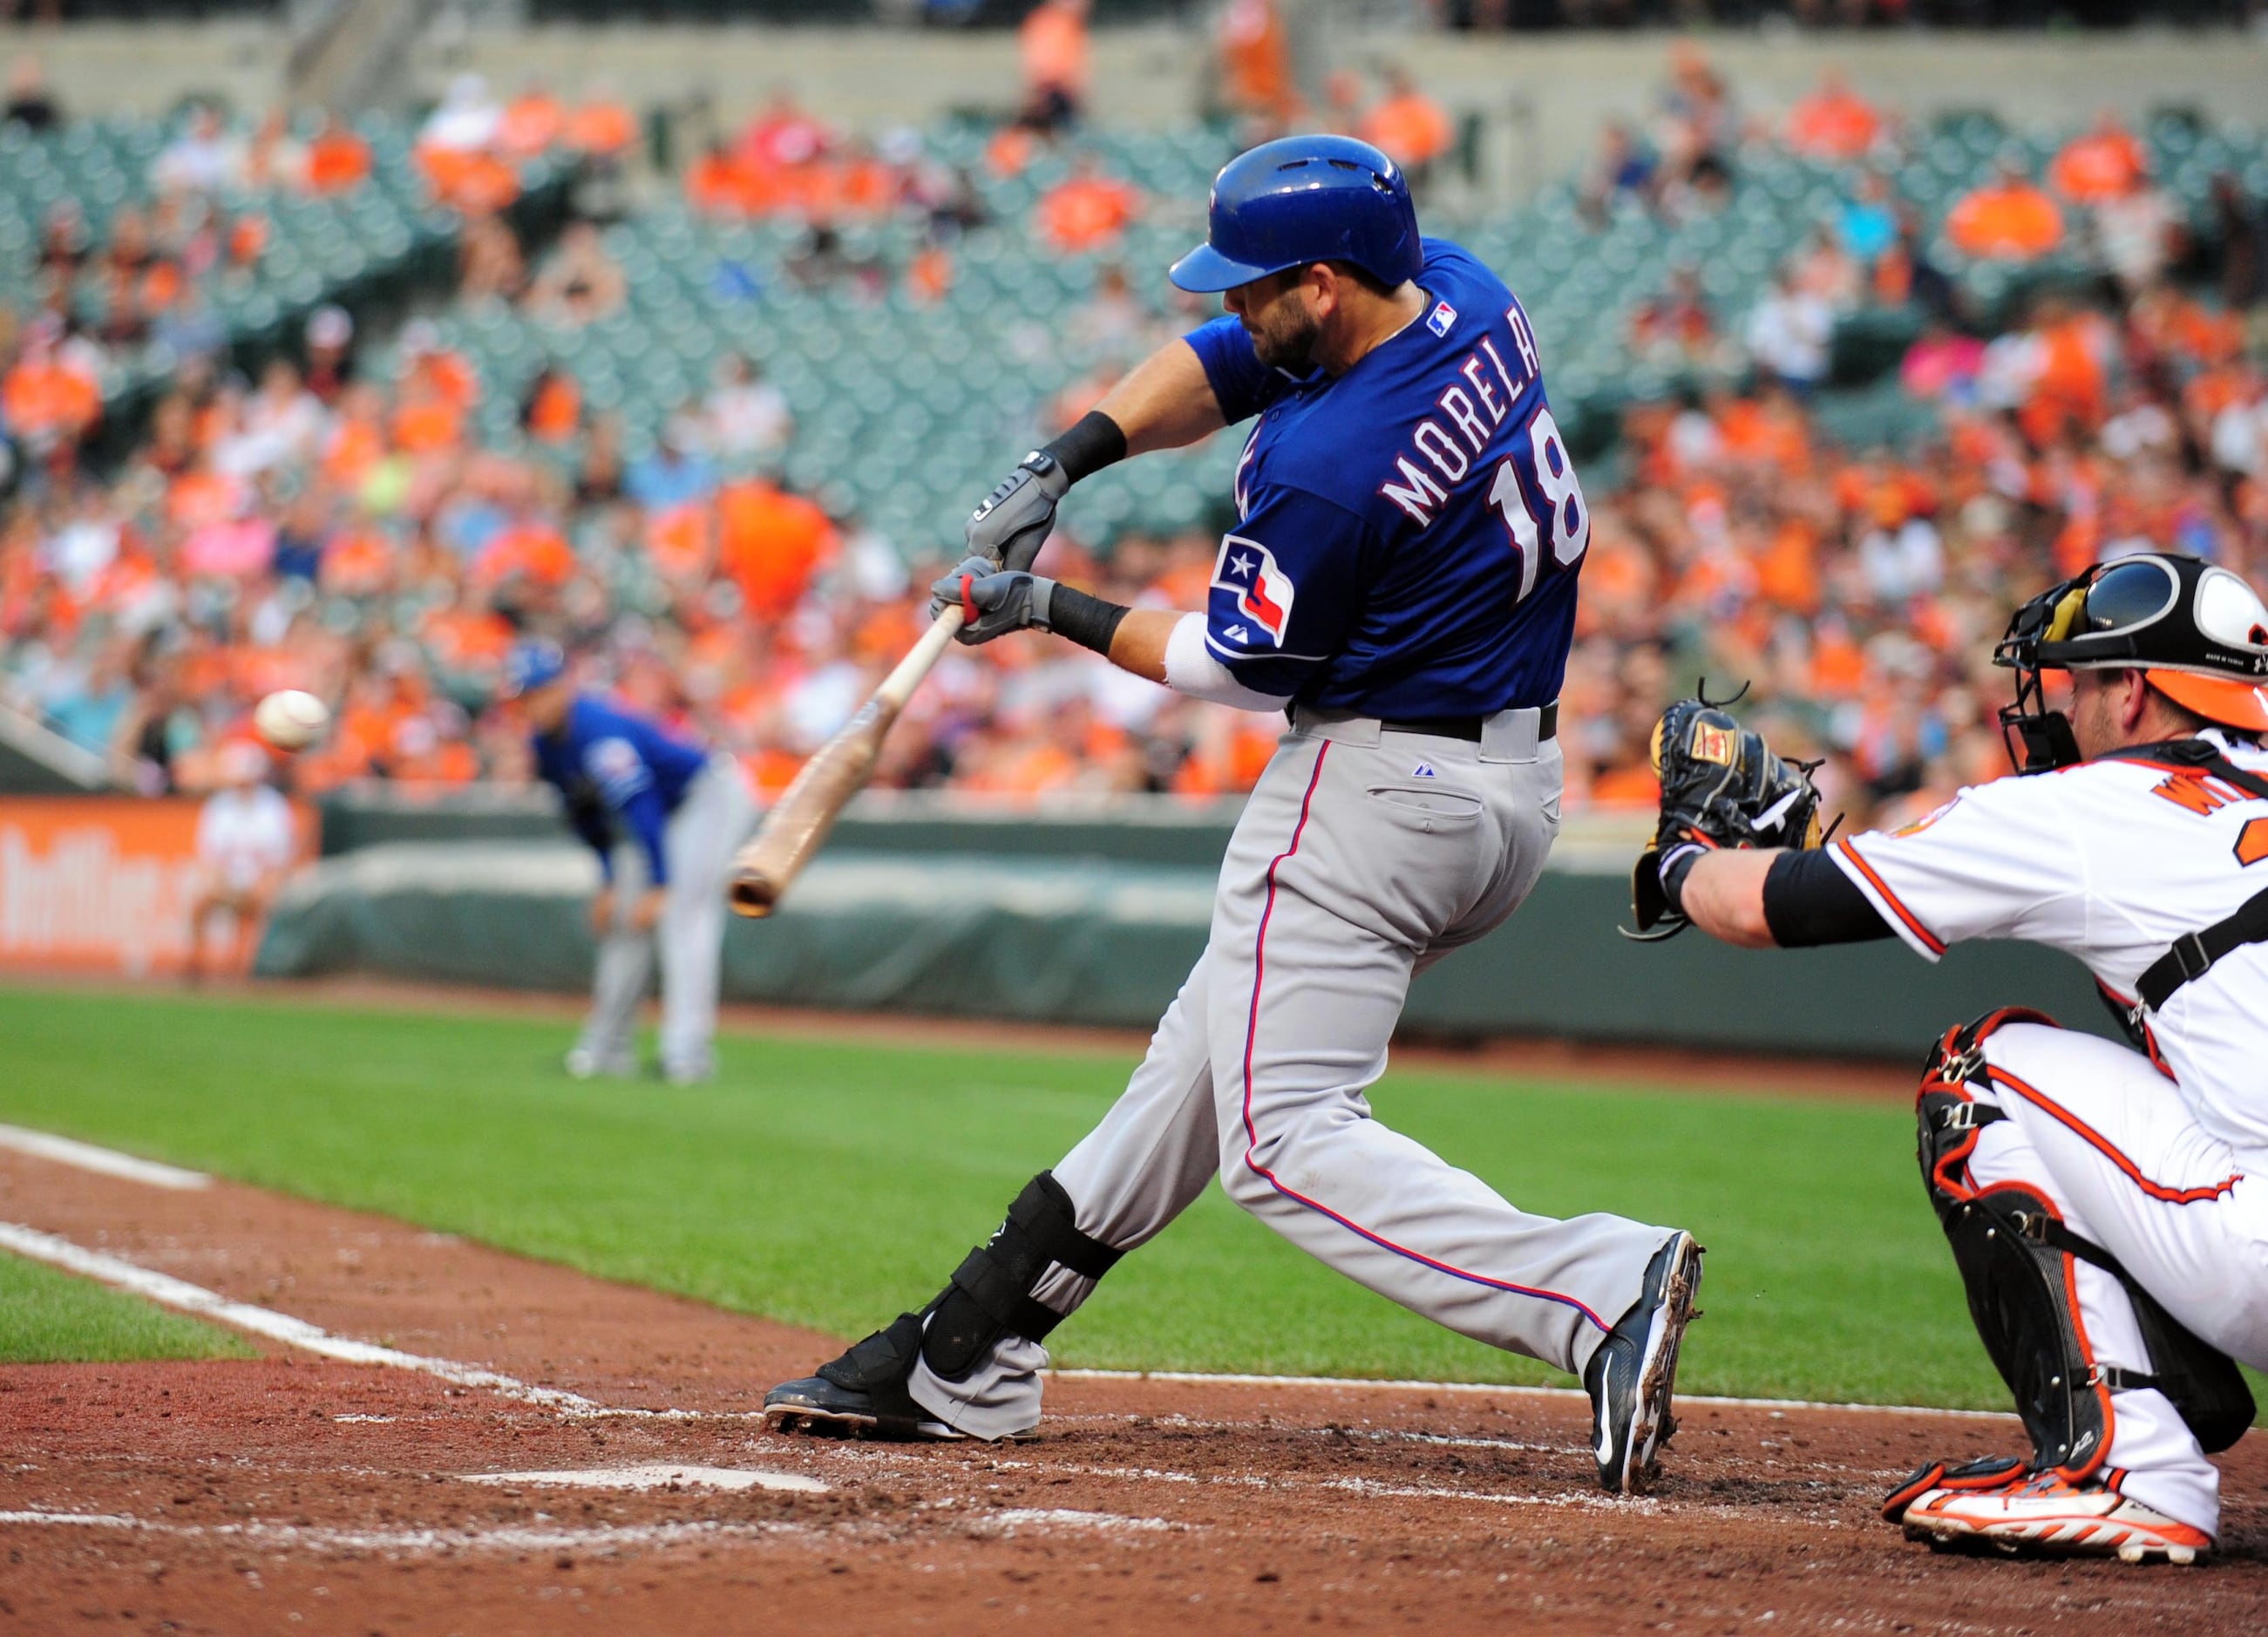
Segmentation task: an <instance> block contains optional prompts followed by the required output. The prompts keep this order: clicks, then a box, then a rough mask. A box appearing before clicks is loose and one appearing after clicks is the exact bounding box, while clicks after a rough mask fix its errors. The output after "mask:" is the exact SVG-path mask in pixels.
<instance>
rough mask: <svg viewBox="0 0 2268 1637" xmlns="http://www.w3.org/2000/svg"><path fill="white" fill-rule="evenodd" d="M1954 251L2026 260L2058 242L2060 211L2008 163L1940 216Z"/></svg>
mask: <svg viewBox="0 0 2268 1637" xmlns="http://www.w3.org/2000/svg"><path fill="white" fill-rule="evenodd" d="M1945 236H1946V237H1947V238H1948V239H1949V240H1952V241H1953V244H1954V246H1955V248H1957V249H1959V250H1961V251H1962V252H1963V253H1965V254H1969V255H1973V256H1977V257H1979V258H1992V259H1998V260H2001V261H2009V262H2029V261H2033V260H2035V259H2036V258H2038V257H2040V256H2043V255H2045V254H2047V253H2048V252H2049V251H2051V250H2052V249H2054V248H2055V247H2057V246H2058V245H2059V244H2061V243H2062V242H2063V212H2062V211H2060V210H2057V209H2056V203H2055V201H2054V200H2052V199H2051V198H2049V197H2048V195H2046V194H2045V193H2044V192H2043V191H2042V190H2041V189H2040V188H2038V187H2036V185H2035V184H2034V183H2033V182H2032V181H2031V180H2030V179H2029V177H2027V176H2026V175H2025V174H2024V171H2023V167H2022V166H2021V164H2020V163H2018V162H2017V161H2015V160H2013V159H2004V160H2002V161H2001V162H2000V164H1999V167H1998V169H1997V171H1996V173H1995V174H1994V176H1993V179H1992V181H1989V182H1985V183H1984V184H1982V185H1981V186H1979V187H1977V188H1974V189H1972V190H1971V191H1970V193H1968V194H1967V195H1963V196H1962V199H1961V201H1960V202H1959V203H1956V204H1955V206H1954V207H1953V210H1952V212H1951V213H1950V214H1949V215H1948V216H1947V218H1945Z"/></svg>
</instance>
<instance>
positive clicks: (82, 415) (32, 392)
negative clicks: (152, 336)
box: [0, 354, 102, 441]
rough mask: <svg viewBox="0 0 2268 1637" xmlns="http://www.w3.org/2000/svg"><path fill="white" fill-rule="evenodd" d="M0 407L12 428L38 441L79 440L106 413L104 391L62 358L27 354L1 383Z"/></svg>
mask: <svg viewBox="0 0 2268 1637" xmlns="http://www.w3.org/2000/svg"><path fill="white" fill-rule="evenodd" d="M0 406H4V408H5V409H6V410H7V413H8V424H9V426H10V427H11V429H12V430H13V431H17V432H18V434H20V435H24V436H26V437H29V438H31V439H33V440H34V441H40V440H42V439H75V438H77V436H78V435H79V434H80V433H81V432H83V431H85V430H86V429H87V428H88V427H89V426H91V425H92V424H94V420H95V417H97V416H99V415H100V414H101V413H102V392H101V389H100V388H99V387H96V385H95V384H94V382H93V381H92V380H90V379H89V378H88V377H87V376H85V374H83V373H81V372H79V371H77V370H75V369H72V368H71V367H70V365H67V364H64V363H63V362H62V361H61V360H59V359H56V358H51V357H50V358H41V357H39V356H36V355H35V354H34V355H27V356H26V358H24V360H23V361H22V362H21V363H19V364H18V365H16V367H15V368H14V369H12V370H10V371H9V372H8V379H7V380H6V381H5V382H4V383H0Z"/></svg>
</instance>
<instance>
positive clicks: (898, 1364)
mask: <svg viewBox="0 0 2268 1637" xmlns="http://www.w3.org/2000/svg"><path fill="white" fill-rule="evenodd" d="M921 1338H922V1322H921V1316H920V1315H919V1314H917V1313H901V1314H900V1315H898V1317H897V1322H896V1323H895V1324H892V1325H891V1326H890V1327H889V1328H888V1329H887V1330H878V1331H875V1332H874V1333H873V1335H871V1336H869V1337H867V1338H866V1339H865V1340H864V1341H862V1342H860V1343H859V1344H858V1346H855V1347H853V1348H851V1350H850V1351H849V1352H848V1353H844V1354H843V1356H842V1357H841V1358H839V1359H834V1360H829V1361H828V1362H827V1363H825V1364H822V1365H821V1366H820V1367H819V1374H818V1375H808V1376H806V1377H805V1378H804V1379H803V1380H801V1381H796V1382H782V1383H780V1384H779V1385H778V1386H777V1387H775V1388H773V1389H772V1390H770V1392H768V1393H766V1394H765V1395H764V1421H765V1423H766V1425H768V1426H769V1427H770V1428H771V1429H772V1431H774V1432H776V1433H795V1432H803V1433H815V1434H820V1435H821V1436H823V1437H831V1438H883V1439H889V1440H892V1441H894V1442H902V1443H941V1442H947V1441H950V1440H954V1439H960V1438H964V1437H966V1436H967V1435H968V1434H965V1433H957V1432H955V1431H954V1430H953V1428H952V1427H947V1426H946V1424H945V1423H944V1422H943V1421H940V1420H939V1419H937V1418H936V1417H935V1416H933V1415H932V1414H931V1413H930V1412H928V1411H926V1410H924V1409H923V1408H922V1407H921V1405H917V1404H916V1403H915V1402H914V1398H913V1395H912V1394H911V1393H909V1392H908V1391H907V1390H906V1381H907V1379H908V1377H909V1376H911V1375H912V1374H913V1368H914V1360H915V1358H916V1357H917V1355H918V1354H919V1353H920V1352H921Z"/></svg>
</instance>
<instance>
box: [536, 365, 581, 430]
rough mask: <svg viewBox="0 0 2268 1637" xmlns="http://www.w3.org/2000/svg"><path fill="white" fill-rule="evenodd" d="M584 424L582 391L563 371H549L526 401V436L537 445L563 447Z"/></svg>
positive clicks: (570, 376) (572, 378) (573, 379)
mask: <svg viewBox="0 0 2268 1637" xmlns="http://www.w3.org/2000/svg"><path fill="white" fill-rule="evenodd" d="M582 424H583V389H582V388H581V387H578V386H577V385H576V384H575V378H574V377H573V376H572V375H570V374H568V373H567V372H564V371H563V370H547V371H545V372H544V374H543V378H542V379H541V380H540V381H539V382H537V384H536V387H535V391H534V395H532V396H531V397H530V398H529V399H528V401H527V435H528V436H529V437H531V438H533V439H535V440H536V442H538V443H548V444H563V443H565V442H567V441H568V440H569V439H572V438H573V437H574V436H575V433H576V432H577V431H578V430H579V429H580V428H581V426H582Z"/></svg>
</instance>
